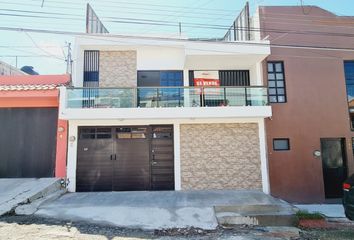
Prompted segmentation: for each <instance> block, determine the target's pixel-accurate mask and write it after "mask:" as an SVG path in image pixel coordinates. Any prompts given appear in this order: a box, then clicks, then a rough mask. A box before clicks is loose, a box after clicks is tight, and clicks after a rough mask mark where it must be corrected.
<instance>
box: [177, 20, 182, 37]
mask: <svg viewBox="0 0 354 240" xmlns="http://www.w3.org/2000/svg"><path fill="white" fill-rule="evenodd" d="M178 26H179V35H180V36H181V35H182V23H181V22H179V23H178Z"/></svg>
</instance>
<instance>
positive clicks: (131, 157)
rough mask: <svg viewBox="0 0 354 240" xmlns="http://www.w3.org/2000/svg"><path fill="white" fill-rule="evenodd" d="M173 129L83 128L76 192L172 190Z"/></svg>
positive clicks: (141, 127) (134, 127) (153, 127)
mask: <svg viewBox="0 0 354 240" xmlns="http://www.w3.org/2000/svg"><path fill="white" fill-rule="evenodd" d="M172 129H173V128H172V126H122V127H121V126H117V127H80V128H79V141H78V158H77V175H76V179H77V181H76V190H77V191H81V192H83V191H140V190H173V189H174V170H173V161H174V160H173V159H174V157H173V130H172Z"/></svg>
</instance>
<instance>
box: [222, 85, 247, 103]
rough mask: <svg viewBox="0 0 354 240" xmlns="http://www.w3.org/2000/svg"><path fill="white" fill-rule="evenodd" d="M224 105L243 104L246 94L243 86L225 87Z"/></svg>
mask: <svg viewBox="0 0 354 240" xmlns="http://www.w3.org/2000/svg"><path fill="white" fill-rule="evenodd" d="M225 91H226V94H225V95H226V102H225V103H226V104H225V105H226V106H245V104H246V96H245V89H244V88H226V89H225Z"/></svg>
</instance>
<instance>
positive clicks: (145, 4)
mask: <svg viewBox="0 0 354 240" xmlns="http://www.w3.org/2000/svg"><path fill="white" fill-rule="evenodd" d="M32 1H36V0H32ZM47 2H48V3H65V4H76V5H80V3H76V2H72V1H69V2H68V1H49V0H47ZM83 2H84V3H85V4H86V2H87V1H83ZM88 2H91V3H92V2H100V3H101V2H103V3H114V4H126V5H134V6H154V7H164V8H169V9H171V8H180V9H190V7H184V6H178V5H165V4H152V3H136V2H135V3H134V2H126V1H105V0H99V1H93V0H88ZM198 10H206V11H221V12H229V13H232V12H234V11H235V10H230V9H220V8H219V9H218V8H215V9H214V8H203V7H200V8H198Z"/></svg>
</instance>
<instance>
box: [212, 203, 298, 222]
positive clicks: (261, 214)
mask: <svg viewBox="0 0 354 240" xmlns="http://www.w3.org/2000/svg"><path fill="white" fill-rule="evenodd" d="M214 210H215V216H216V218H217V220H218V223H219V224H220V225H224V226H228V225H239V224H247V225H259V226H295V225H296V223H297V218H296V215H295V209H294V208H293V207H292V206H291V205H290V204H274V205H273V204H265V205H246V204H245V205H235V206H216V207H214Z"/></svg>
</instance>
